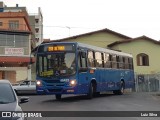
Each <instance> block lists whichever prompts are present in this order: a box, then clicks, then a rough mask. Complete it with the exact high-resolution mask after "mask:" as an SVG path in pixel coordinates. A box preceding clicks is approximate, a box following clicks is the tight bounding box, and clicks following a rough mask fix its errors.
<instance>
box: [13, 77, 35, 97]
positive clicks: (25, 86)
mask: <svg viewBox="0 0 160 120" xmlns="http://www.w3.org/2000/svg"><path fill="white" fill-rule="evenodd" d="M12 86H13V89H14V90H15V92H16V93H17V94H18V95H19V94H36V81H32V80H24V81H21V82H20V83H19V84H17V85H12Z"/></svg>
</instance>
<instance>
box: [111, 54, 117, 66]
mask: <svg viewBox="0 0 160 120" xmlns="http://www.w3.org/2000/svg"><path fill="white" fill-rule="evenodd" d="M112 68H117V58H116V55H112Z"/></svg>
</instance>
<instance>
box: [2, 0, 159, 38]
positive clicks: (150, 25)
mask: <svg viewBox="0 0 160 120" xmlns="http://www.w3.org/2000/svg"><path fill="white" fill-rule="evenodd" d="M0 1H3V2H4V3H5V5H7V6H8V7H13V6H16V4H19V6H20V7H24V6H25V7H27V10H28V12H29V13H38V7H41V10H42V14H43V26H44V33H43V34H44V38H45V39H48V38H50V39H51V40H55V39H60V38H65V37H69V36H74V35H79V34H83V33H86V32H91V31H96V30H100V29H104V28H108V29H110V30H113V31H115V32H118V33H121V34H124V35H126V36H129V37H133V38H135V37H140V36H142V35H146V36H148V37H150V38H152V39H155V40H160V6H159V3H160V1H159V0H0Z"/></svg>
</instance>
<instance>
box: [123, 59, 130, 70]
mask: <svg viewBox="0 0 160 120" xmlns="http://www.w3.org/2000/svg"><path fill="white" fill-rule="evenodd" d="M124 65H125V69H129V63H128V58H127V57H125V61H124Z"/></svg>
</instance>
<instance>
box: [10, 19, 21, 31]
mask: <svg viewBox="0 0 160 120" xmlns="http://www.w3.org/2000/svg"><path fill="white" fill-rule="evenodd" d="M9 29H12V30H17V29H19V21H18V20H14V21H13V20H10V21H9Z"/></svg>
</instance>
